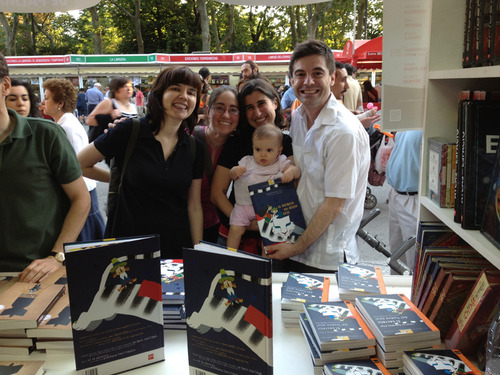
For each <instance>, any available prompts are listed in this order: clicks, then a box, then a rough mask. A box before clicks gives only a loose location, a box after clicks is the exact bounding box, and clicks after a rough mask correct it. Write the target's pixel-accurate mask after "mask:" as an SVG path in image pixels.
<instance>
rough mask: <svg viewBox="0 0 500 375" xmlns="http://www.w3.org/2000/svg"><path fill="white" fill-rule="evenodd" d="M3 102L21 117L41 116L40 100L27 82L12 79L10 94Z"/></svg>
mask: <svg viewBox="0 0 500 375" xmlns="http://www.w3.org/2000/svg"><path fill="white" fill-rule="evenodd" d="M5 104H6V105H7V108H10V109H13V110H14V111H16V112H17V113H18V114H19V115H21V116H23V117H41V115H40V109H39V105H40V100H39V99H38V96H37V95H36V94H35V91H34V90H33V87H32V86H31V85H30V84H29V83H28V82H22V81H19V80H17V79H13V80H12V81H11V88H10V94H9V95H7V97H6V98H5Z"/></svg>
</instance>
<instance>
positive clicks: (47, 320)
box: [26, 293, 73, 338]
mask: <svg viewBox="0 0 500 375" xmlns="http://www.w3.org/2000/svg"><path fill="white" fill-rule="evenodd" d="M26 336H27V337H40V338H41V337H44V338H71V337H73V336H72V332H71V315H70V307H69V296H68V293H64V294H63V295H62V296H61V298H60V299H59V300H58V301H57V302H56V303H55V305H54V306H53V307H52V308H51V309H50V310H49V311H48V312H47V314H46V315H44V316H43V319H42V321H41V322H40V325H39V326H38V328H31V329H27V330H26Z"/></svg>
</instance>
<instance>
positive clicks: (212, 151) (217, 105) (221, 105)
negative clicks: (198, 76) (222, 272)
mask: <svg viewBox="0 0 500 375" xmlns="http://www.w3.org/2000/svg"><path fill="white" fill-rule="evenodd" d="M239 118H240V111H239V107H238V93H237V91H236V89H235V88H234V87H232V86H219V87H217V88H216V89H215V90H214V91H213V92H212V94H211V95H210V99H209V101H208V112H207V119H208V123H207V125H205V126H199V125H198V126H196V127H195V128H194V132H193V134H194V136H195V137H196V138H198V139H199V140H200V141H201V143H202V144H203V150H204V168H203V169H204V173H203V180H202V184H201V204H202V206H203V239H204V240H205V241H209V242H217V239H218V237H219V215H218V213H217V208H216V207H215V206H214V204H213V203H212V202H211V201H210V184H211V182H212V176H213V171H214V169H215V166H216V165H217V160H218V159H219V156H220V154H221V152H222V149H223V148H224V145H225V144H226V141H227V140H228V139H229V137H231V136H232V135H233V134H234V131H235V130H236V127H237V126H238V121H239Z"/></svg>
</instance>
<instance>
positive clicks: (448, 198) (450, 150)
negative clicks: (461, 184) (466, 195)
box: [445, 144, 454, 208]
mask: <svg viewBox="0 0 500 375" xmlns="http://www.w3.org/2000/svg"><path fill="white" fill-rule="evenodd" d="M453 146H454V145H453V144H449V145H448V148H447V155H446V199H445V201H446V202H445V207H446V208H450V207H452V206H451V196H452V195H453V194H454V193H452V190H451V185H452V184H451V181H452V178H451V177H452V171H453V167H452V165H453V152H454V149H453Z"/></svg>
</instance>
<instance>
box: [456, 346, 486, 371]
mask: <svg viewBox="0 0 500 375" xmlns="http://www.w3.org/2000/svg"><path fill="white" fill-rule="evenodd" d="M452 351H453V353H455V354H456V355H457V357H458V358H460V359H461V360H462V361H463V362H464V363H465V364H466V365H467V367H469V369H471V371H472V373H473V374H474V375H482V372H481V371H479V370H478V369H477V368H476V366H474V365H473V364H472V362H471V361H469V360H468V359H467V357H466V356H464V355H463V354H462V352H461V351H460V350H458V349H452Z"/></svg>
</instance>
